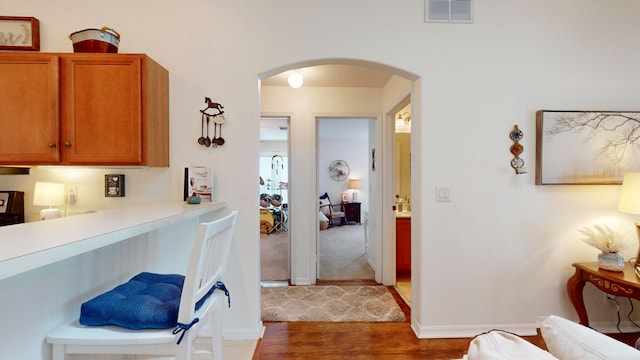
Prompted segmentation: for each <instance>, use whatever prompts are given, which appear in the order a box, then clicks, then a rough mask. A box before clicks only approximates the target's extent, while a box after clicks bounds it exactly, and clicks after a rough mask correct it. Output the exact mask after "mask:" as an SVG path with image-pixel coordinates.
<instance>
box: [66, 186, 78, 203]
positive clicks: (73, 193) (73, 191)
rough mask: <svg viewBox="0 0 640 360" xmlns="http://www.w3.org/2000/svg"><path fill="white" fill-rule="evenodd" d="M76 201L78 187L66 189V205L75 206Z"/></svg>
mask: <svg viewBox="0 0 640 360" xmlns="http://www.w3.org/2000/svg"><path fill="white" fill-rule="evenodd" d="M77 201H78V187H77V186H75V185H72V186H68V187H67V204H75V203H76V202H77Z"/></svg>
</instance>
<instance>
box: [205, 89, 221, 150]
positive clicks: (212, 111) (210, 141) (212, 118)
mask: <svg viewBox="0 0 640 360" xmlns="http://www.w3.org/2000/svg"><path fill="white" fill-rule="evenodd" d="M204 102H205V104H207V107H206V108H204V109H202V110H200V113H201V114H202V116H201V118H200V137H199V138H198V144H200V145H202V146H206V147H211V146H212V147H218V146H222V145H224V143H225V140H224V138H223V137H222V124H224V122H225V117H224V115H223V114H224V110H223V109H224V106H222V104H220V103H217V102H213V101H211V99H210V98H208V97H205V98H204ZM211 122H213V138H210V137H209V124H210V123H211ZM205 124H206V132H205ZM218 131H219V136H218ZM205 134H206V135H207V136H206V137H205Z"/></svg>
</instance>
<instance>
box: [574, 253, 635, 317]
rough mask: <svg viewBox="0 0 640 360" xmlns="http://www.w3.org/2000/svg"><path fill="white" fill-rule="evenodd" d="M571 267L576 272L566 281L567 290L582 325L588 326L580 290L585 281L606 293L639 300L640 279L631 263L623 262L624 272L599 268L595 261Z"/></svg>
mask: <svg viewBox="0 0 640 360" xmlns="http://www.w3.org/2000/svg"><path fill="white" fill-rule="evenodd" d="M573 267H575V268H576V272H575V274H573V276H572V277H570V278H569V280H568V281H567V292H568V293H569V299H570V300H571V303H572V304H573V307H574V308H575V309H576V312H577V313H578V317H579V318H580V324H582V325H585V326H589V318H588V317H587V310H586V308H585V306H584V300H583V298H582V290H583V289H584V285H585V284H586V283H587V282H590V283H592V284H593V285H594V286H595V287H597V288H598V289H600V290H602V291H604V292H605V293H607V294H612V295H616V296H623V297H629V298H634V299H636V300H640V279H638V277H637V276H636V273H635V271H634V267H633V264H630V263H628V262H627V263H625V265H624V272H614V271H607V270H599V269H598V263H597V262H585V263H575V264H573Z"/></svg>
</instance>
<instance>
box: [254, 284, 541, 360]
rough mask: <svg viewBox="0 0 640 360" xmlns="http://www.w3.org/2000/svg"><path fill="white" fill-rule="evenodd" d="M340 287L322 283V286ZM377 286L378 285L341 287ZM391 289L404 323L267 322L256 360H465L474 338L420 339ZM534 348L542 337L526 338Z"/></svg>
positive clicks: (393, 290) (401, 302)
mask: <svg viewBox="0 0 640 360" xmlns="http://www.w3.org/2000/svg"><path fill="white" fill-rule="evenodd" d="M335 283H336V282H319V283H318V285H328V284H335ZM339 284H341V285H375V282H362V281H355V282H353V281H352V282H339ZM389 290H390V291H391V293H392V294H393V296H394V297H395V299H396V301H398V304H400V307H401V308H402V310H403V311H404V312H405V315H406V316H407V321H406V322H401V323H327V322H322V323H321V322H273V323H265V326H266V330H265V333H264V337H263V339H261V340H259V341H258V345H257V347H256V351H255V353H254V355H253V360H276V359H277V360H283V359H285V360H286V359H307V360H311V359H314V360H316V359H322V360H329V359H378V358H380V359H433V360H438V359H447V360H449V359H460V358H462V356H463V355H464V354H465V352H466V350H467V348H468V347H469V342H470V341H471V339H418V338H416V336H415V334H414V332H413V330H411V327H410V311H409V307H408V306H407V305H406V304H405V303H404V301H402V299H401V297H400V295H398V293H397V292H396V291H395V289H394V288H393V287H390V288H389ZM525 338H526V339H527V340H529V341H531V342H532V343H534V344H535V345H538V346H540V345H542V347H544V343H543V341H542V340H541V337H535V336H532V337H525Z"/></svg>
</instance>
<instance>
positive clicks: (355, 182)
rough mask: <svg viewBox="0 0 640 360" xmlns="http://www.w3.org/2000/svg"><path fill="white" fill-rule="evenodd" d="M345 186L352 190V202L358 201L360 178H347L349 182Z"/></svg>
mask: <svg viewBox="0 0 640 360" xmlns="http://www.w3.org/2000/svg"><path fill="white" fill-rule="evenodd" d="M347 187H348V188H349V189H351V190H353V197H352V199H353V202H357V201H358V194H357V193H358V190H360V180H355V179H349V184H348V185H347Z"/></svg>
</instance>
